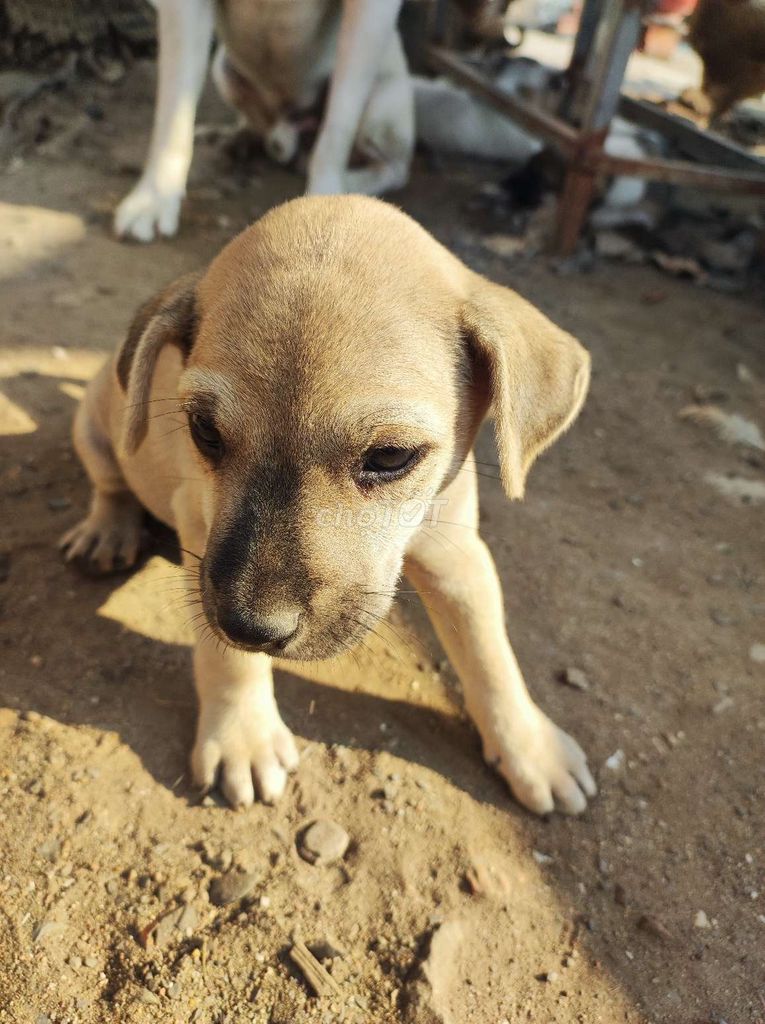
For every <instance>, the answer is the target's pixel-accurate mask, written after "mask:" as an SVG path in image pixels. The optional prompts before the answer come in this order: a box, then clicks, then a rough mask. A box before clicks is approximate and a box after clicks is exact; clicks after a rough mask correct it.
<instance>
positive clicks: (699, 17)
mask: <svg viewBox="0 0 765 1024" xmlns="http://www.w3.org/2000/svg"><path fill="white" fill-rule="evenodd" d="M689 28H690V31H689V35H688V38H689V41H690V43H691V45H692V46H693V48H694V49H695V50H696V52H697V53H698V55H699V56H700V57H701V59H702V60H703V62H704V81H703V83H702V88H703V90H704V92H705V94H706V96H707V98H708V99H709V101H710V104H711V107H712V117H713V118H716V117H720V116H721V115H722V114H724V113H725V112H726V111H728V110H730V108H731V107H732V106H733V105H734V103H738V102H739V100H744V99H747V98H748V97H750V96H759V95H760V93H762V92H765V0H699V4H698V6H697V8H696V10H695V11H694V13H693V15H692V17H691V19H690V26H689Z"/></svg>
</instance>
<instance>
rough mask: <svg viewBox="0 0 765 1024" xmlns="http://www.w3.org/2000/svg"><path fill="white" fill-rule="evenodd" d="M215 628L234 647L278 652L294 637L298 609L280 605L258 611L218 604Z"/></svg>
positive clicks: (297, 625)
mask: <svg viewBox="0 0 765 1024" xmlns="http://www.w3.org/2000/svg"><path fill="white" fill-rule="evenodd" d="M216 620H217V625H218V629H219V630H220V631H221V633H223V634H224V635H225V636H226V637H228V639H229V640H230V641H231V642H232V643H233V644H235V645H236V646H237V647H245V648H246V649H247V650H248V651H262V652H263V653H264V654H274V655H276V654H279V653H281V652H282V651H283V650H284V649H285V647H287V645H288V644H289V642H290V641H291V640H292V639H293V638H294V636H295V634H296V633H297V631H298V627H299V624H300V611H299V610H298V609H293V608H284V609H279V610H276V611H272V612H269V613H259V612H254V611H250V610H248V609H245V608H237V607H219V608H218V609H217V610H216Z"/></svg>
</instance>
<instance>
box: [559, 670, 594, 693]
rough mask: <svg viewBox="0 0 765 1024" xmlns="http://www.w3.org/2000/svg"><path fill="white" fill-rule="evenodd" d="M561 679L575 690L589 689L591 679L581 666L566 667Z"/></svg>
mask: <svg viewBox="0 0 765 1024" xmlns="http://www.w3.org/2000/svg"><path fill="white" fill-rule="evenodd" d="M561 680H562V682H564V683H565V684H566V686H571V687H572V688H573V689H574V690H589V688H590V680H589V679H588V678H587V676H586V675H585V674H584V672H582V670H581V669H580V668H573V667H571V668H565V669H564V670H563V672H562V673H561Z"/></svg>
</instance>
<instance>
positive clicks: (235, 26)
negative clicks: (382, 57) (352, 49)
mask: <svg viewBox="0 0 765 1024" xmlns="http://www.w3.org/2000/svg"><path fill="white" fill-rule="evenodd" d="M217 8H218V31H219V34H220V36H221V38H222V40H223V42H224V43H225V45H226V48H227V49H228V51H229V52H230V53H231V54H232V55H234V56H235V57H236V58H237V60H238V62H239V64H240V65H243V70H245V71H246V72H247V73H248V74H249V76H251V78H252V79H254V80H260V81H262V82H264V83H266V82H269V83H271V85H272V86H279V85H282V87H283V88H284V89H285V90H287V91H289V90H290V88H291V87H292V86H291V83H293V82H295V83H298V82H300V81H301V80H304V79H306V78H312V77H314V76H315V75H316V74H317V72H321V73H323V74H325V75H326V74H328V73H329V71H330V70H331V60H332V54H333V51H334V46H335V40H336V35H337V27H338V25H339V20H340V2H339V0H218V4H217ZM325 64H328V66H327V67H326V68H324V67H323V66H324V65H325Z"/></svg>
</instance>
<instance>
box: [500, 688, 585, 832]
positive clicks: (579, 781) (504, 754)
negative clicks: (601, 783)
mask: <svg viewBox="0 0 765 1024" xmlns="http://www.w3.org/2000/svg"><path fill="white" fill-rule="evenodd" d="M480 732H481V736H482V738H483V745H484V746H483V749H484V757H485V758H486V760H487V761H488V763H489V764H491V765H492V766H493V767H494V768H496V769H497V771H498V772H499V773H500V775H502V776H503V777H504V778H505V780H506V781H507V782H508V784H509V786H510V788H511V789H512V791H513V795H514V796H515V798H516V800H518V801H519V803H522V804H523V805H524V807H528V809H529V810H530V811H534V812H535V813H536V814H549V813H550V812H551V811H552V810H554V809H555V808H557V809H558V810H561V811H563V812H565V813H566V814H581V812H582V811H583V810H584V809H585V807H586V806H587V799H586V798H587V797H588V796H589V797H593V796H595V794H596V792H597V787H596V786H595V782H594V780H593V778H592V775H591V774H590V770H589V768H588V767H587V758H586V757H585V755H584V753H583V751H582V749H581V747H580V746H579V744H578V743H577V742H576V740H574V739H572V738H571V737H570V736H569V735H568V734H567V733H565V732H563V730H562V729H559V728H558V727H557V725H555V723H554V722H551V721H550V719H549V718H548V717H547V716H546V715H544V714H542V712H541V711H540V710H539V708H537V707H535V706H532V708H531V709H530V710H529V712H528V714H526V715H524V716H523V717H522V718H520V719H519V718H517V717H512V718H511V716H510V715H505V714H503V713H501V712H500V713H499V714H496V713H495V714H492V715H490V716H489V720H488V723H487V724H485V725H484V726H483V728H481V729H480Z"/></svg>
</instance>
